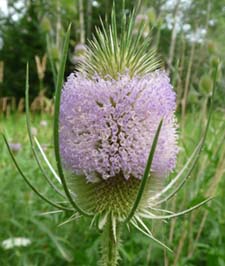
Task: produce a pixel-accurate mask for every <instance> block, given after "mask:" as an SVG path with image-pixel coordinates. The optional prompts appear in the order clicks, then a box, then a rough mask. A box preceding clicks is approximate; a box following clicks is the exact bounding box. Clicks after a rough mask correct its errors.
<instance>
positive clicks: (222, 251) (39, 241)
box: [0, 111, 225, 266]
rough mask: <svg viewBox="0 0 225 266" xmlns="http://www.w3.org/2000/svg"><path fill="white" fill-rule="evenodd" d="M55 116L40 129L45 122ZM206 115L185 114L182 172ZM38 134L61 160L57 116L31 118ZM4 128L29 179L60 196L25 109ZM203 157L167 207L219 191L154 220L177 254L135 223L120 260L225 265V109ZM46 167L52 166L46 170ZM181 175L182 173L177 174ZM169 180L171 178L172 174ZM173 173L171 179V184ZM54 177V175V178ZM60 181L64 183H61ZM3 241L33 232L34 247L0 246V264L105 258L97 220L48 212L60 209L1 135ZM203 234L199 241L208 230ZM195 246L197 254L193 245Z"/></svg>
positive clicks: (141, 264) (146, 264)
mask: <svg viewBox="0 0 225 266" xmlns="http://www.w3.org/2000/svg"><path fill="white" fill-rule="evenodd" d="M41 120H46V121H48V126H47V127H41V125H40V121H41ZM203 121H204V115H203V114H202V113H201V112H200V111H199V112H196V113H194V114H191V113H190V114H188V115H187V116H186V117H185V123H184V128H183V129H179V134H180V140H179V142H180V144H179V145H180V153H179V160H178V163H177V170H179V169H180V168H181V166H182V165H184V163H185V162H186V160H187V158H188V157H189V156H190V154H191V152H192V151H193V149H194V147H195V146H196V144H197V143H198V140H199V139H200V133H201V130H202V128H203V126H204V123H203ZM32 123H33V126H34V127H36V128H37V131H38V135H37V137H38V139H39V141H40V142H41V143H42V144H46V145H47V151H46V152H47V155H48V157H49V159H50V161H52V162H53V164H54V156H53V145H52V144H53V143H52V117H49V116H46V115H35V116H32ZM0 128H1V130H2V129H3V130H4V132H5V133H6V136H7V138H8V139H9V140H10V141H11V142H20V143H21V144H22V150H21V151H19V152H18V153H17V154H16V158H17V160H18V161H19V163H20V165H21V167H22V168H23V170H24V171H25V172H26V173H27V175H28V176H29V178H30V180H31V181H32V182H33V183H34V184H35V185H36V186H37V187H38V188H39V190H40V191H42V192H43V193H44V194H45V195H48V197H49V198H50V199H51V200H53V201H60V198H58V196H57V195H56V194H55V193H54V191H52V190H51V188H49V186H48V185H47V184H46V182H45V180H44V179H43V178H42V176H41V174H40V171H39V170H38V167H37V165H36V164H35V161H34V159H33V157H32V153H31V149H30V147H29V140H28V135H27V132H26V123H25V116H24V115H19V114H17V115H11V116H9V117H7V118H3V117H1V120H0ZM208 133H209V134H208V136H207V140H206V144H205V146H204V149H203V152H202V154H201V157H200V160H199V162H198V164H197V166H196V167H195V169H194V171H193V173H192V174H191V176H190V178H189V179H188V181H187V183H186V184H185V186H184V187H183V189H182V191H180V192H179V194H178V195H177V197H176V198H175V199H174V200H173V199H172V200H170V202H168V203H167V204H166V206H162V207H163V208H170V209H171V210H176V211H179V210H182V209H185V208H188V207H190V206H192V205H194V204H195V203H197V202H199V201H201V200H202V199H204V198H206V197H207V196H210V195H215V196H216V197H215V198H214V199H213V200H212V202H210V203H209V204H207V205H206V206H203V207H201V208H200V209H198V210H196V211H194V212H193V213H192V214H188V215H185V216H183V217H179V218H177V219H176V220H173V221H171V220H170V221H168V223H164V222H157V223H154V222H149V226H150V227H151V228H152V230H153V232H154V234H155V235H156V236H157V237H158V238H159V239H160V240H161V241H163V242H164V243H165V244H167V245H169V246H170V247H171V248H172V249H173V250H174V254H167V253H166V252H165V251H164V250H163V249H162V248H161V247H159V246H158V245H156V244H155V243H153V242H152V241H151V240H150V239H148V238H147V237H145V236H143V235H142V234H141V233H139V232H137V231H136V230H134V229H133V228H132V229H131V231H130V232H128V231H127V229H126V228H124V230H123V235H122V242H123V248H121V250H120V255H121V262H120V265H121V266H150V265H174V266H176V265H181V266H182V265H183V266H189V265H190V266H191V265H193V266H194V265H195V266H196V265H198V266H201V265H207V266H217V265H218V266H224V265H225V179H224V177H225V163H224V161H225V157H224V158H223V156H224V153H225V144H224V143H225V115H224V113H223V112H219V111H215V112H214V114H213V118H212V123H211V125H210V129H209V132H208ZM46 169H47V168H46ZM174 174H175V173H174ZM168 179H169V178H168ZM168 179H167V180H166V181H165V182H168ZM53 180H54V179H53ZM56 184H57V182H56ZM0 208H1V209H0V243H1V242H2V241H3V240H5V239H7V238H10V237H27V238H29V239H31V241H32V244H31V245H30V246H27V247H20V248H14V249H10V250H4V249H3V248H2V247H1V246H0V265H1V266H28V265H30V266H31V265H32V266H34V265H38V266H39V265H41V266H56V265H57V266H61V265H71V266H72V265H78V266H89V265H90V266H95V265H97V259H98V256H99V241H100V239H99V235H100V234H99V232H98V230H97V229H94V228H91V229H90V220H89V219H86V218H80V219H79V220H76V221H74V222H72V223H67V224H65V225H62V226H59V224H60V223H62V222H63V221H65V220H66V219H68V218H69V216H70V214H69V213H57V214H49V215H41V214H42V213H44V212H48V211H52V210H54V208H53V207H51V206H49V205H47V204H46V203H45V202H43V201H42V200H40V199H39V198H38V197H37V196H36V195H35V194H34V193H33V192H32V191H31V190H30V189H29V188H28V186H27V185H26V184H25V183H24V182H23V180H22V178H21V176H20V175H19V173H18V172H17V170H16V169H15V167H14V165H13V163H12V161H11V159H10V157H9V154H8V152H7V149H6V146H5V145H4V143H3V140H2V139H0ZM204 215H206V219H205V222H204V223H203V228H202V232H201V234H200V236H199V238H198V239H197V241H195V239H196V236H197V235H198V233H199V230H200V229H201V226H202V225H201V223H202V220H203V218H204ZM193 248H194V250H193V251H192V252H191V250H192V249H193Z"/></svg>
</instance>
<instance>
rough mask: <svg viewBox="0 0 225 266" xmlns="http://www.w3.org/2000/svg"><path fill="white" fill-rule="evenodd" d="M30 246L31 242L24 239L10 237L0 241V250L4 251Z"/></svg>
mask: <svg viewBox="0 0 225 266" xmlns="http://www.w3.org/2000/svg"><path fill="white" fill-rule="evenodd" d="M30 244H31V240H30V239H29V238H26V237H11V238H8V239H5V240H4V241H2V244H1V246H2V248H3V249H5V250H8V249H12V248H15V247H26V246H29V245H30Z"/></svg>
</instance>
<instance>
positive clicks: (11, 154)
mask: <svg viewBox="0 0 225 266" xmlns="http://www.w3.org/2000/svg"><path fill="white" fill-rule="evenodd" d="M2 136H3V139H4V141H5V144H6V146H7V149H8V151H9V154H10V156H11V158H12V160H13V162H14V164H15V166H16V168H17V170H18V172H19V173H20V175H21V176H22V177H23V179H24V181H25V182H26V183H27V185H28V186H29V187H30V188H31V189H32V190H33V191H34V192H35V193H36V194H37V195H38V196H39V197H40V198H41V199H43V200H44V201H46V202H47V203H49V204H50V205H52V206H54V207H55V208H58V209H61V210H65V211H73V209H69V208H66V207H64V206H61V205H58V204H57V203H54V202H53V201H51V200H49V199H47V198H46V197H45V196H44V195H42V194H41V193H40V192H39V191H38V190H37V189H36V188H35V187H34V186H33V185H32V184H31V182H30V181H29V179H28V178H27V177H26V176H25V174H24V173H23V171H22V169H21V168H20V166H19V164H18V163H17V161H16V158H15V156H14V155H13V153H12V151H11V149H10V146H9V143H8V141H7V139H6V137H5V135H4V134H2Z"/></svg>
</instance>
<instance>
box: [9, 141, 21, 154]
mask: <svg viewBox="0 0 225 266" xmlns="http://www.w3.org/2000/svg"><path fill="white" fill-rule="evenodd" d="M9 147H10V149H11V151H13V152H18V151H20V150H21V148H22V146H21V144H20V143H13V142H11V143H9Z"/></svg>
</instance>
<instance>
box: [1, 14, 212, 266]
mask: <svg viewBox="0 0 225 266" xmlns="http://www.w3.org/2000/svg"><path fill="white" fill-rule="evenodd" d="M134 23H135V12H133V13H132V14H131V15H130V17H129V18H127V17H126V16H124V18H123V23H122V29H121V33H120V34H119V33H118V29H117V24H116V16H115V11H114V10H113V11H112V17H111V25H109V26H107V25H106V26H105V25H104V23H103V22H102V28H101V29H99V28H97V29H96V35H95V36H94V38H93V40H92V41H90V43H89V47H88V48H87V51H86V53H85V60H84V61H83V62H82V63H80V66H79V73H78V72H76V73H72V74H71V75H70V76H69V77H68V79H67V81H66V82H65V84H64V86H63V82H64V81H63V77H64V70H65V63H66V57H67V51H68V46H69V32H70V27H69V29H68V31H67V34H66V37H65V43H64V48H63V53H62V60H61V63H60V68H59V73H58V79H57V86H56V93H55V116H54V151H55V158H56V164H57V171H56V170H54V169H53V167H52V165H51V164H50V163H49V160H48V158H47V156H46V154H45V153H44V151H43V149H42V147H41V145H40V143H39V142H38V140H37V138H36V137H34V136H32V134H31V125H30V117H29V81H28V76H29V73H28V66H27V78H26V116H27V128H28V133H29V139H30V143H31V148H32V151H33V154H34V157H35V160H36V161H37V164H38V165H39V167H40V170H41V171H42V173H43V176H44V177H45V179H46V181H47V182H48V183H49V185H51V187H52V188H53V189H54V190H55V191H56V193H58V194H59V196H61V197H63V198H64V199H66V200H67V203H63V204H62V203H57V202H53V201H52V200H51V199H48V198H47V197H46V196H45V195H43V194H42V193H41V192H39V190H38V189H37V188H36V187H35V186H33V185H32V183H31V181H30V179H29V178H28V177H27V176H26V175H25V173H24V172H23V171H22V169H21V167H20V166H19V165H18V163H17V161H16V158H15V157H14V155H13V153H12V152H11V150H10V148H9V145H8V142H7V139H6V138H5V136H3V137H4V140H5V142H6V144H7V147H8V149H9V152H10V155H11V157H12V159H13V161H14V163H15V165H16V167H17V169H18V171H19V172H20V174H21V175H22V177H23V178H24V180H25V182H26V183H27V184H28V185H29V186H30V187H31V188H32V189H33V190H34V191H35V192H36V193H37V194H38V196H39V197H41V198H42V199H44V200H45V201H46V202H48V203H49V204H51V205H52V206H54V207H55V208H58V209H60V210H61V211H70V212H71V217H70V218H69V220H68V221H66V222H72V221H73V220H75V219H77V217H79V216H87V217H89V219H90V222H91V225H93V226H94V225H97V227H98V228H99V229H100V231H102V250H101V253H102V258H101V260H100V265H106V266H115V265H117V263H118V257H119V254H118V245H119V244H120V232H121V229H122V228H123V227H122V225H123V224H125V225H127V227H128V228H129V227H130V226H134V227H135V228H137V229H138V230H139V231H140V232H142V233H143V234H144V235H146V236H148V237H149V238H150V239H152V240H153V241H155V242H157V243H158V244H160V245H161V246H163V247H164V248H166V249H168V250H170V251H171V249H170V248H169V247H167V246H166V244H164V243H162V242H161V241H160V240H158V239H156V238H155V237H154V236H153V234H152V232H151V229H150V228H149V227H148V226H147V225H146V223H145V221H146V220H148V219H151V220H156V219H159V220H167V219H170V218H174V217H177V216H180V215H183V214H186V213H188V212H190V211H192V210H194V209H196V208H198V207H200V206H201V205H203V204H205V203H206V202H207V201H208V200H210V199H206V200H204V201H202V202H200V203H199V204H197V205H195V206H193V207H191V208H189V209H187V210H184V211H181V212H179V213H173V212H171V211H169V210H163V209H161V208H160V205H161V204H162V203H165V202H167V201H168V200H169V199H171V198H172V197H173V196H174V195H176V193H177V192H178V191H179V190H180V189H181V188H182V186H183V185H184V183H185V182H186V180H187V179H188V177H189V176H190V174H191V172H192V169H193V168H194V166H195V165H196V162H197V161H198V158H199V155H200V152H201V150H202V147H203V145H204V142H205V138H206V133H207V131H208V128H209V122H210V117H211V110H212V105H211V109H210V112H209V117H208V122H207V125H206V129H205V131H204V132H203V135H202V138H201V140H200V142H199V143H198V145H197V146H196V148H195V150H194V151H193V153H192V155H191V156H190V158H189V160H188V161H187V162H186V164H185V165H184V166H183V168H182V169H181V170H180V171H179V172H178V174H177V175H176V176H175V177H174V178H173V179H172V180H171V181H170V182H169V183H168V184H167V185H166V186H164V185H163V184H164V182H163V181H164V179H165V178H166V177H167V176H168V175H169V174H170V173H171V172H172V171H173V170H174V168H175V165H176V157H177V153H178V145H177V139H178V137H177V124H176V118H175V115H174V112H175V100H176V97H175V93H174V91H173V88H172V86H171V84H170V80H169V77H168V75H167V73H166V72H165V71H164V70H162V69H160V67H161V66H160V62H159V60H158V58H157V56H156V52H155V51H154V50H152V49H151V48H150V47H149V38H146V39H145V40H143V39H142V31H143V29H144V28H143V25H142V24H141V25H140V28H139V31H138V34H135V35H134V34H133V28H134ZM216 73H217V70H216V69H215V72H214V83H213V95H214V90H215V83H216ZM37 150H38V151H39V152H37ZM40 155H41V156H42V157H43V159H44V161H45V163H46V164H47V166H48V167H49V170H50V171H51V173H52V175H53V176H54V177H55V178H56V179H57V181H58V182H59V186H60V187H61V188H63V190H61V189H60V188H59V186H56V185H55V184H54V183H53V182H52V181H51V177H50V176H48V174H47V173H46V171H45V170H44V167H43V166H42V162H41V160H40V158H39V156H40Z"/></svg>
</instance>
